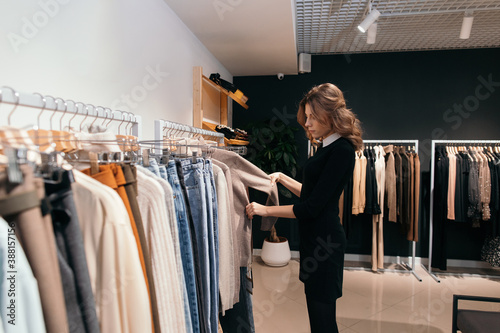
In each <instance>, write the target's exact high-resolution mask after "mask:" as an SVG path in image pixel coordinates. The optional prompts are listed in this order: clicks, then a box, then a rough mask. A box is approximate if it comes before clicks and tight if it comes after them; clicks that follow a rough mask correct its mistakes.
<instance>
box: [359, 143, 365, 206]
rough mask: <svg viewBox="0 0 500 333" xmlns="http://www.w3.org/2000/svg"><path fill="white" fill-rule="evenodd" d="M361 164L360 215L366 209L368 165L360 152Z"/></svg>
mask: <svg viewBox="0 0 500 333" xmlns="http://www.w3.org/2000/svg"><path fill="white" fill-rule="evenodd" d="M359 162H360V166H361V174H360V185H359V210H358V211H359V213H360V214H362V213H364V212H365V207H366V165H367V159H366V156H365V155H364V154H363V152H360V157H359Z"/></svg>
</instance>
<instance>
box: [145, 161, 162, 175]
mask: <svg viewBox="0 0 500 333" xmlns="http://www.w3.org/2000/svg"><path fill="white" fill-rule="evenodd" d="M142 166H143V167H145V168H146V169H148V170H149V171H151V172H152V173H154V174H155V175H156V176H158V177H161V176H160V168H159V166H158V162H157V161H156V160H155V159H154V158H150V159H149V166H144V161H143V162H142Z"/></svg>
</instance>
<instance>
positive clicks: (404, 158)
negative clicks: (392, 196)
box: [399, 147, 412, 234]
mask: <svg viewBox="0 0 500 333" xmlns="http://www.w3.org/2000/svg"><path fill="white" fill-rule="evenodd" d="M399 153H400V155H401V168H402V171H403V174H402V177H401V178H402V179H401V181H402V183H403V195H402V199H403V202H402V203H401V206H400V207H401V223H402V227H403V233H404V234H406V233H407V232H408V230H409V228H410V224H411V204H412V192H411V164H410V158H409V156H408V155H407V154H406V151H405V148H404V147H400V148H399Z"/></svg>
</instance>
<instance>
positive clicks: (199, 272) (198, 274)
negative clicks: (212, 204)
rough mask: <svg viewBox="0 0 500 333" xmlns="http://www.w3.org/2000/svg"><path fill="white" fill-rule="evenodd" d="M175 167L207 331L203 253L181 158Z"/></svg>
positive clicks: (202, 322) (200, 310)
mask: <svg viewBox="0 0 500 333" xmlns="http://www.w3.org/2000/svg"><path fill="white" fill-rule="evenodd" d="M175 167H176V170H177V175H178V178H179V184H180V187H181V190H182V194H183V196H184V198H185V205H186V217H187V220H188V222H189V232H190V234H191V241H192V249H193V264H194V272H195V283H196V297H197V299H198V314H199V319H200V331H201V332H207V331H208V317H207V316H206V315H205V311H206V310H205V303H204V302H203V300H204V298H205V294H204V290H203V283H204V277H205V275H203V271H202V265H201V262H200V258H201V256H203V254H202V253H199V250H198V242H199V241H198V235H197V233H196V227H195V225H194V217H193V214H192V209H191V204H190V202H189V199H188V190H187V186H186V182H185V176H184V171H183V167H182V164H181V162H180V161H179V160H176V161H175Z"/></svg>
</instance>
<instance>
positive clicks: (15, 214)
mask: <svg viewBox="0 0 500 333" xmlns="http://www.w3.org/2000/svg"><path fill="white" fill-rule="evenodd" d="M20 168H21V172H22V174H23V182H22V183H21V184H11V183H10V182H9V180H8V176H7V173H6V172H5V171H1V172H0V215H1V216H2V217H3V218H4V219H5V220H6V221H7V222H9V223H14V225H15V226H14V231H15V233H16V237H17V238H18V241H19V245H21V246H22V248H23V250H24V253H25V254H26V257H27V259H28V262H29V265H30V266H31V269H32V270H33V275H34V276H35V278H36V279H37V282H38V288H39V292H40V300H41V303H42V310H43V316H44V321H45V327H46V329H47V332H49V333H50V332H55V333H58V332H69V328H68V321H67V315H66V307H65V303H64V294H63V290H62V282H61V275H60V271H59V265H58V261H57V251H56V243H55V239H54V231H53V228H52V221H51V218H50V215H49V213H50V211H49V209H48V207H49V206H48V205H47V202H46V201H45V200H44V198H45V190H44V184H43V180H42V179H39V178H34V176H33V171H32V170H31V167H30V166H28V165H21V166H20ZM41 200H44V201H42V202H44V203H45V204H43V205H42V208H44V209H43V211H41V209H40V207H41ZM42 216H43V217H42Z"/></svg>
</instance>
